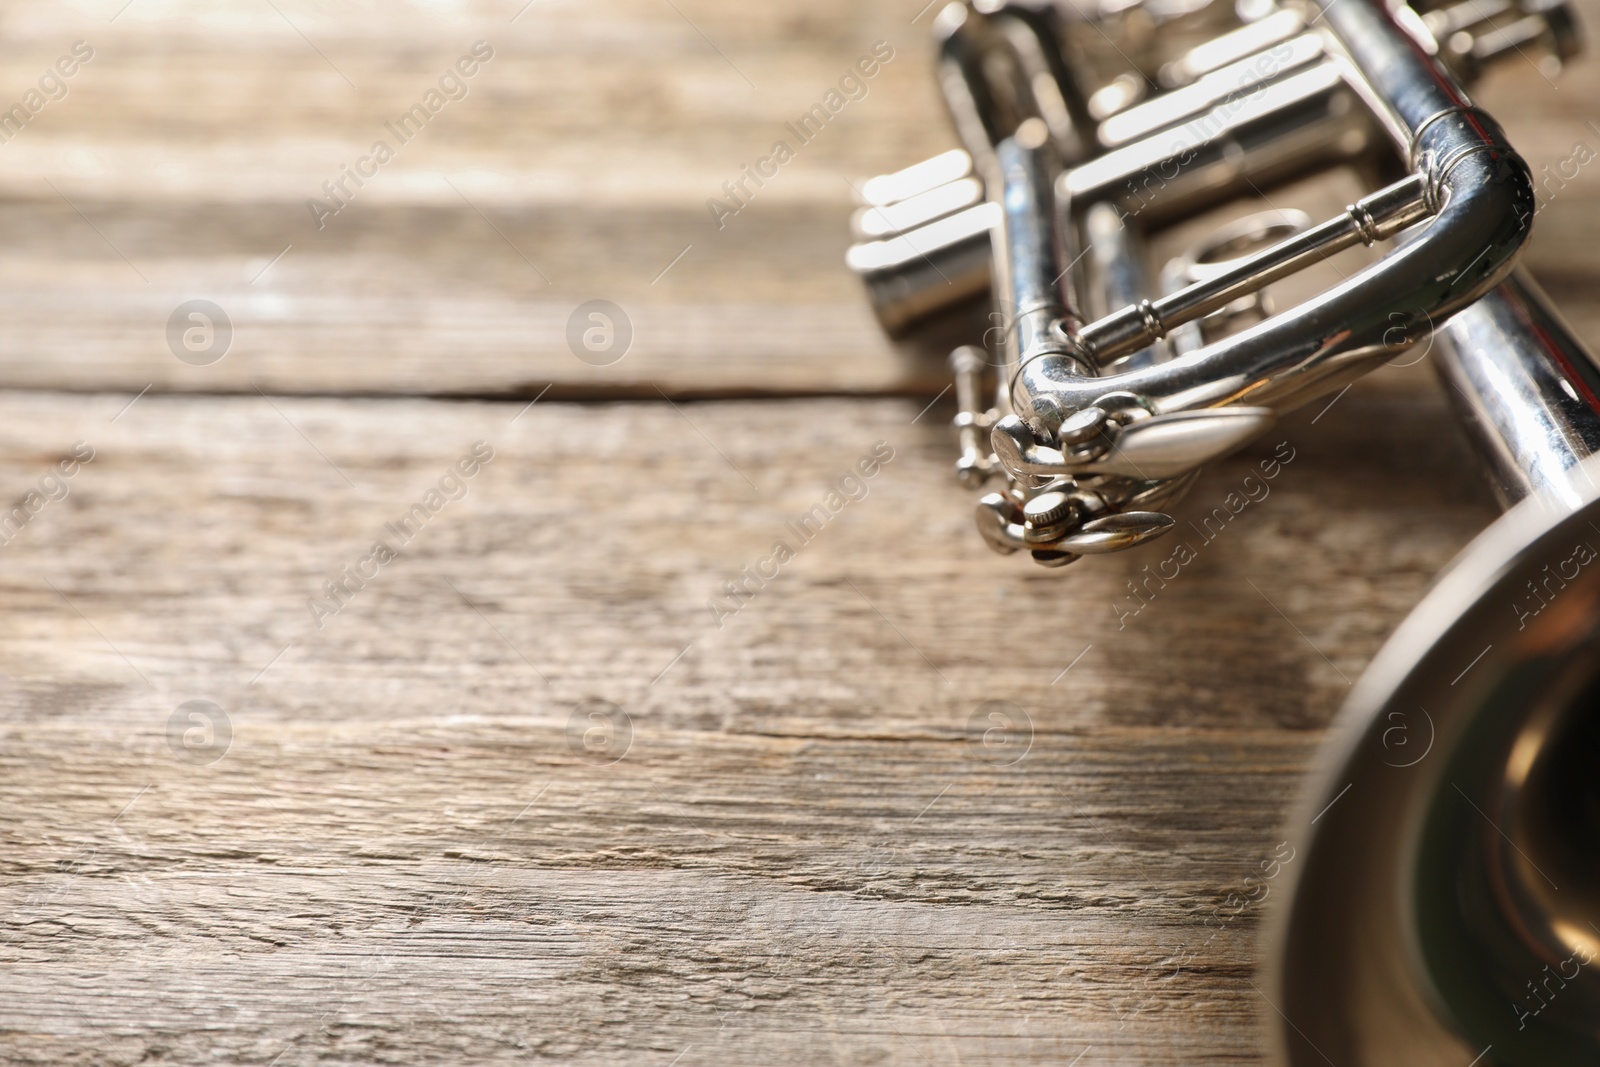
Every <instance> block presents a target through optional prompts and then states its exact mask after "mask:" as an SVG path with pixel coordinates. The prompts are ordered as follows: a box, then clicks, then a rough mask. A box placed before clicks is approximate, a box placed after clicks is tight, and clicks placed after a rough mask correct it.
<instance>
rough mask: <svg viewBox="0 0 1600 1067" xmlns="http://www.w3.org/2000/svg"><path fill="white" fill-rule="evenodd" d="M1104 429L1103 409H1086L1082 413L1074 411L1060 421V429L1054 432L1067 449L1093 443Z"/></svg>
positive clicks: (1104, 417) (1104, 415)
mask: <svg viewBox="0 0 1600 1067" xmlns="http://www.w3.org/2000/svg"><path fill="white" fill-rule="evenodd" d="M1105 428H1106V413H1105V409H1103V408H1098V407H1087V408H1084V409H1083V410H1082V411H1074V412H1073V413H1072V414H1071V415H1068V416H1067V417H1066V418H1065V419H1063V420H1062V421H1061V428H1060V429H1059V430H1057V431H1056V436H1057V437H1059V438H1061V443H1062V444H1063V445H1066V446H1068V447H1071V446H1072V445H1081V444H1084V443H1085V442H1088V441H1093V440H1094V439H1095V438H1096V437H1099V436H1100V434H1101V433H1102V432H1103V431H1104V430H1105Z"/></svg>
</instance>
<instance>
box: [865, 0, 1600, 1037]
mask: <svg viewBox="0 0 1600 1067" xmlns="http://www.w3.org/2000/svg"><path fill="white" fill-rule="evenodd" d="M1066 10H1067V9H1065V8H1062V9H1057V8H1054V7H1050V6H1045V7H1040V6H1030V5H1024V4H1015V3H1007V2H1005V0H973V2H972V3H970V4H968V3H963V2H955V3H950V4H948V5H947V6H946V7H945V8H944V9H943V10H942V11H941V12H940V13H939V14H938V16H937V18H936V20H935V23H936V31H935V32H936V35H937V38H938V41H939V46H940V84H941V88H942V89H943V90H944V96H945V99H946V102H947V104H948V107H949V111H950V115H951V118H952V120H953V125H954V126H955V129H956V131H957V134H958V136H959V138H960V140H961V141H962V143H963V146H964V147H963V150H961V151H959V152H956V153H953V154H952V153H947V154H946V155H944V156H941V157H936V159H934V160H930V161H927V162H925V163H923V164H919V165H917V166H914V167H912V168H909V169H907V170H906V171H902V172H900V173H898V174H896V175H890V176H886V177H883V178H878V179H873V180H872V181H871V182H868V183H865V185H863V186H862V200H863V206H862V208H861V210H860V211H859V212H858V213H857V216H856V218H855V221H854V229H855V233H856V235H857V236H858V237H859V238H861V240H860V242H859V243H857V244H856V245H854V246H852V248H851V250H850V253H849V263H850V265H851V266H852V268H853V269H855V270H856V271H857V272H858V273H859V274H860V275H861V276H862V277H863V279H864V280H865V281H866V282H867V285H868V290H869V293H870V295H871V299H872V304H873V307H874V310H875V311H876V312H877V313H878V315H879V317H880V319H881V320H882V321H883V322H884V324H885V326H886V328H888V329H890V330H891V331H892V332H896V333H898V332H903V331H907V330H912V329H914V328H915V327H916V325H917V323H918V322H919V321H920V320H921V319H923V318H925V317H926V316H929V315H932V314H936V313H941V312H950V311H952V309H954V308H956V307H958V306H959V305H960V302H961V301H963V300H967V299H970V297H971V295H972V293H973V292H974V290H975V289H977V288H979V287H981V286H984V285H986V286H987V287H988V288H989V290H990V294H991V299H992V314H991V316H990V319H989V322H988V328H987V329H983V328H982V327H978V328H977V329H975V330H974V335H973V337H972V338H971V341H972V343H970V344H967V345H963V346H962V347H960V348H958V349H957V350H956V351H955V353H954V354H953V355H952V357H951V368H952V371H953V372H954V375H955V394H956V402H957V408H958V411H957V414H956V417H955V420H954V423H955V430H956V436H957V440H958V442H959V446H960V455H959V459H958V461H957V465H956V468H957V474H958V477H959V478H960V479H961V481H962V484H963V485H966V486H969V487H973V488H976V487H979V486H985V487H987V488H989V489H990V491H989V492H987V493H986V494H985V495H983V496H982V497H981V498H980V499H979V501H978V502H977V506H976V508H975V512H974V517H975V521H976V525H977V527H978V532H979V535H980V536H981V537H982V539H983V540H984V542H985V543H986V544H987V545H988V546H989V547H990V548H992V549H993V550H995V551H996V552H999V553H1002V554H1008V555H1009V554H1013V553H1017V552H1021V551H1026V552H1028V553H1029V554H1030V555H1031V556H1032V558H1033V560H1034V561H1036V562H1037V563H1039V564H1041V565H1044V566H1047V567H1062V566H1065V565H1066V564H1070V563H1072V562H1074V561H1076V560H1079V559H1080V558H1082V557H1084V556H1091V555H1096V554H1103V553H1108V552H1116V551H1122V550H1125V549H1128V548H1132V547H1134V546H1137V545H1140V544H1143V543H1145V542H1147V541H1150V540H1152V539H1154V538H1159V537H1161V536H1162V535H1163V534H1165V533H1167V532H1168V531H1169V530H1171V529H1172V528H1173V525H1174V523H1173V519H1172V518H1171V517H1170V516H1168V515H1166V514H1164V512H1163V509H1164V508H1166V507H1169V506H1170V505H1171V504H1172V503H1173V502H1174V501H1176V500H1177V499H1178V498H1179V497H1180V496H1182V494H1183V493H1184V492H1185V491H1186V490H1187V489H1188V487H1189V486H1190V485H1192V484H1193V482H1194V481H1195V479H1196V477H1197V476H1198V473H1199V469H1200V467H1201V466H1202V465H1204V464H1206V463H1209V462H1211V461H1213V460H1215V459H1218V458H1220V457H1222V456H1224V455H1226V454H1228V453H1229V452H1231V451H1233V450H1234V449H1236V448H1238V447H1240V446H1241V445H1243V444H1244V443H1246V442H1248V441H1250V440H1252V439H1254V438H1255V437H1257V436H1259V435H1260V434H1261V433H1262V432H1264V431H1265V430H1266V429H1267V428H1268V427H1269V426H1271V425H1272V424H1273V422H1274V421H1275V420H1276V419H1277V417H1278V416H1279V415H1280V414H1281V413H1283V412H1286V411H1289V410H1291V409H1293V408H1295V407H1298V406H1299V405H1302V404H1304V403H1306V402H1308V401H1310V400H1312V399H1314V398H1316V397H1319V396H1322V395H1325V394H1327V393H1329V392H1331V391H1333V390H1337V389H1341V388H1343V387H1345V386H1347V385H1348V384H1349V383H1350V382H1351V381H1353V380H1354V379H1355V378H1357V377H1359V376H1360V375H1362V374H1365V373H1367V372H1368V371H1370V370H1372V369H1374V368H1376V367H1378V366H1381V365H1383V364H1385V363H1388V362H1392V361H1394V360H1395V359H1396V358H1400V359H1404V360H1411V359H1422V358H1425V357H1430V356H1431V358H1432V359H1433V362H1434V365H1435V367H1436V369H1437V371H1438V374H1439V377H1440V381H1441V383H1442V385H1443V387H1444V388H1445V390H1446V392H1447V393H1448V395H1449V396H1450V398H1451V401H1452V403H1454V404H1455V406H1456V407H1457V409H1458V410H1459V412H1460V414H1461V415H1462V419H1463V422H1464V424H1465V426H1466V428H1467V432H1468V434H1469V436H1470V437H1471V439H1472V440H1473V441H1474V442H1475V444H1476V445H1477V446H1478V449H1479V451H1480V452H1481V453H1482V455H1483V458H1484V460H1485V466H1486V468H1487V469H1488V471H1489V475H1490V479H1491V482H1492V484H1493V486H1494V488H1495V490H1496V492H1497V493H1498V494H1499V495H1500V498H1501V500H1502V501H1503V502H1504V503H1505V504H1506V505H1507V506H1508V507H1510V508H1511V510H1510V511H1509V512H1508V513H1507V514H1506V515H1505V516H1504V517H1503V518H1502V519H1501V520H1499V521H1498V522H1496V523H1495V524H1494V525H1493V526H1492V527H1490V529H1489V530H1487V531H1486V532H1485V533H1484V534H1483V535H1482V536H1481V537H1479V538H1478V539H1477V540H1476V541H1475V542H1474V543H1473V544H1472V545H1471V546H1470V547H1469V548H1468V549H1467V550H1466V551H1465V552H1464V553H1462V555H1461V556H1460V558H1458V559H1457V560H1456V561H1455V562H1454V563H1453V564H1452V565H1451V567H1450V568H1449V569H1448V570H1447V572H1446V573H1445V574H1444V575H1443V576H1442V577H1441V578H1440V579H1439V581H1438V583H1437V585H1436V586H1435V587H1434V589H1433V590H1432V591H1431V592H1430V593H1429V594H1428V596H1427V597H1426V599H1425V600H1424V601H1423V603H1422V604H1421V605H1420V606H1419V607H1418V608H1417V610H1416V611H1415V612H1414V613H1413V614H1412V616H1411V617H1410V618H1408V619H1407V620H1406V622H1405V623H1404V624H1403V625H1402V626H1401V628H1400V629H1399V630H1398V631H1397V632H1396V633H1395V635H1394V637H1393V638H1392V639H1391V640H1390V642H1389V643H1388V644H1387V645H1386V646H1385V647H1384V649H1383V651H1382V652H1381V653H1380V654H1379V656H1378V657H1377V659H1376V660H1375V661H1374V662H1373V664H1372V666H1371V668H1370V669H1369V670H1368V672H1367V673H1366V675H1365V676H1364V677H1363V678H1362V680H1361V682H1360V683H1359V684H1358V685H1357V686H1356V688H1355V689H1354V691H1353V693H1352V696H1351V698H1350V701H1349V703H1348V704H1347V706H1346V707H1345V709H1344V710H1343V712H1342V713H1341V716H1340V719H1339V722H1338V724H1337V728H1336V731H1335V738H1334V739H1333V740H1332V741H1330V743H1329V744H1328V745H1327V746H1325V748H1324V749H1323V751H1322V752H1321V754H1320V756H1319V759H1318V763H1317V766H1316V768H1315V769H1314V771H1313V773H1312V774H1311V775H1310V776H1309V785H1308V786H1307V788H1306V791H1305V793H1304V795H1303V797H1302V800H1301V802H1300V804H1299V807H1298V810H1297V814H1296V815H1295V817H1294V819H1293V820H1292V822H1291V825H1290V827H1289V837H1290V839H1291V840H1292V841H1293V842H1295V844H1296V847H1297V850H1298V852H1299V854H1300V856H1301V857H1303V858H1302V859H1300V860H1299V861H1298V862H1297V863H1296V864H1295V865H1294V867H1292V868H1286V869H1287V870H1290V872H1291V874H1290V882H1289V885H1288V890H1289V891H1288V892H1287V893H1286V894H1284V893H1280V894H1278V896H1277V899H1278V900H1279V901H1282V902H1283V903H1281V904H1279V905H1278V906H1277V908H1276V910H1275V911H1274V913H1273V918H1272V920H1271V928H1270V930H1269V936H1268V939H1267V961H1268V962H1267V966H1266V973H1265V975H1264V976H1263V978H1262V980H1261V986H1260V988H1259V989H1258V991H1259V992H1261V993H1262V995H1263V996H1264V998H1265V999H1266V1000H1267V1001H1268V1002H1269V1003H1270V1005H1271V1008H1272V1010H1271V1012H1270V1013H1266V1014H1265V1015H1264V1018H1265V1021H1266V1023H1267V1045H1268V1048H1269V1050H1270V1052H1271V1055H1272V1058H1273V1060H1274V1062H1276V1063H1279V1064H1285V1065H1292V1067H1302V1065H1311V1064H1324V1063H1326V1064H1333V1065H1337V1067H1377V1065H1381V1064H1406V1065H1412V1064H1416V1065H1425V1067H1431V1065H1439V1067H1445V1065H1452V1067H1476V1065H1479V1064H1481V1065H1483V1067H1490V1065H1502V1067H1532V1065H1557V1067H1560V1065H1567V1064H1596V1063H1600V774H1596V773H1595V771H1594V769H1593V766H1594V764H1595V763H1596V760H1597V757H1600V456H1597V455H1596V453H1597V452H1600V362H1597V361H1596V360H1595V358H1594V357H1593V356H1592V355H1591V354H1590V352H1589V350H1588V349H1587V348H1585V346H1584V345H1583V344H1582V343H1581V342H1580V341H1579V340H1578V339H1577V338H1576V337H1575V336H1574V335H1573V333H1572V331H1571V329H1570V328H1569V327H1568V326H1567V325H1566V324H1565V323H1564V322H1563V321H1562V319H1561V317H1560V315H1559V314H1558V313H1557V312H1556V311H1555V309H1554V308H1553V307H1552V306H1551V305H1550V303H1549V301H1548V300H1547V299H1546V298H1545V296H1544V295H1543V293H1542V292H1540V291H1539V289H1538V287H1537V286H1536V285H1535V284H1534V283H1533V281H1532V279H1531V278H1529V277H1527V276H1526V275H1525V274H1524V273H1522V272H1521V271H1520V270H1519V269H1518V268H1516V266H1515V264H1516V260H1517V256H1518V254H1519V252H1520V251H1521V249H1522V246H1523V244H1524V242H1525V241H1526V240H1527V237H1528V233H1529V225H1530V222H1531V219H1532V216H1533V208H1534V200H1533V189H1532V185H1531V180H1530V176H1529V173H1528V168H1527V167H1526V165H1525V164H1524V163H1523V162H1522V160H1521V159H1520V158H1519V157H1518V156H1517V155H1516V153H1515V151H1513V149H1512V148H1511V146H1510V145H1509V143H1508V142H1507V140H1506V138H1505V136H1504V135H1503V133H1502V132H1501V131H1500V128H1499V127H1498V126H1497V125H1496V124H1495V122H1494V120H1493V119H1492V118H1491V117H1490V116H1488V115H1486V114H1484V113H1483V112H1482V111H1481V110H1479V109H1477V108H1476V107H1474V106H1473V105H1472V103H1471V101H1470V100H1469V99H1468V98H1467V96H1466V94H1465V92H1464V91H1463V89H1462V84H1463V83H1464V82H1466V81H1470V80H1471V79H1473V78H1475V77H1477V76H1478V74H1479V73H1480V72H1481V71H1482V70H1483V69H1484V67H1485V66H1486V65H1487V64H1490V63H1492V62H1494V61H1496V60H1497V59H1499V58H1501V57H1504V56H1507V55H1517V56H1520V57H1523V58H1528V57H1529V56H1530V55H1532V54H1537V55H1541V56H1542V59H1541V60H1540V64H1541V69H1542V70H1544V71H1545V72H1546V73H1547V74H1553V73H1554V72H1555V70H1556V69H1557V68H1559V66H1560V64H1561V63H1563V62H1565V61H1566V60H1568V59H1570V58H1572V56H1574V55H1575V54H1576V52H1577V46H1578V41H1579V33H1578V29H1577V26H1576V24H1575V22H1574V21H1573V19H1572V17H1571V14H1570V12H1568V11H1567V9H1566V8H1565V6H1564V5H1562V4H1561V3H1560V2H1558V0H1463V2H1461V3H1456V4H1449V3H1432V2H1430V0H1418V6H1417V7H1415V8H1413V7H1408V6H1405V4H1403V3H1401V2H1399V0H1316V2H1314V3H1292V2H1285V3H1282V4H1281V5H1280V4H1276V3H1273V2H1272V0H1239V2H1238V3H1237V4H1236V5H1235V6H1234V9H1233V12H1232V13H1231V16H1230V14H1229V13H1228V12H1227V11H1226V9H1225V8H1224V7H1223V5H1221V4H1206V3H1205V2H1204V0H1170V2H1167V3H1162V4H1158V3H1155V2H1154V0H1145V2H1144V3H1142V4H1127V3H1120V2H1117V0H1106V2H1105V3H1103V4H1097V5H1090V6H1088V7H1086V8H1085V7H1079V6H1077V5H1071V10H1072V11H1073V12H1075V13H1076V14H1067V13H1066ZM1230 19H1231V23H1232V24H1231V25H1228V24H1227V23H1229V22H1230ZM1152 26H1156V27H1160V28H1161V29H1162V30H1163V31H1164V32H1171V33H1172V34H1173V36H1174V39H1175V40H1176V39H1178V38H1181V37H1183V34H1184V33H1185V32H1188V31H1192V30H1195V29H1197V28H1203V29H1204V30H1205V31H1206V33H1209V34H1210V36H1209V38H1205V39H1202V40H1199V41H1194V40H1192V39H1191V40H1186V42H1185V43H1184V44H1183V45H1182V46H1181V47H1177V46H1174V47H1172V48H1167V49H1163V48H1162V47H1161V45H1162V34H1161V33H1153V32H1151V27H1152ZM1097 38H1098V39H1097ZM1352 161H1354V162H1356V163H1359V164H1360V166H1361V169H1362V173H1364V174H1365V175H1367V176H1368V177H1369V179H1370V180H1369V183H1368V189H1369V190H1370V191H1369V192H1368V193H1367V195H1365V196H1361V197H1358V198H1356V199H1355V200H1354V202H1353V203H1350V204H1349V205H1348V206H1347V207H1346V208H1345V210H1344V211H1343V212H1342V213H1338V214H1336V215H1334V217H1332V218H1330V219H1326V220H1325V221H1323V222H1321V223H1316V222H1314V221H1313V220H1312V219H1311V218H1310V216H1308V215H1306V214H1305V213H1304V212H1301V211H1298V210H1294V209H1292V208H1291V209H1288V210H1280V209H1278V208H1277V207H1276V206H1275V205H1274V207H1273V210H1271V211H1266V212H1261V211H1259V210H1257V211H1256V213H1254V214H1251V215H1249V216H1247V217H1236V218H1234V219H1233V220H1232V221H1231V222H1229V223H1226V224H1224V225H1222V226H1220V227H1219V228H1217V229H1215V230H1214V231H1212V232H1211V233H1210V235H1209V236H1207V237H1205V238H1204V239H1202V240H1201V241H1199V242H1198V244H1195V245H1192V246H1191V247H1190V249H1189V251H1187V252H1185V253H1183V254H1181V255H1178V256H1176V257H1174V258H1172V259H1170V260H1168V261H1167V262H1166V263H1165V264H1164V265H1162V264H1161V263H1159V262H1158V263H1156V264H1155V265H1154V267H1155V269H1149V268H1148V266H1147V264H1146V262H1145V257H1146V250H1147V248H1148V247H1149V245H1150V243H1151V239H1152V236H1153V235H1155V236H1159V234H1160V231H1161V230H1162V229H1163V228H1164V227H1167V226H1169V225H1172V224H1175V223H1178V222H1182V221H1183V220H1186V219H1188V218H1190V217H1191V216H1193V215H1194V214H1196V213H1197V212H1199V211H1201V210H1207V209H1212V208H1214V207H1216V206H1217V205H1220V204H1226V203H1228V202H1230V201H1232V200H1235V199H1240V198H1244V197H1246V196H1256V197H1259V198H1260V199H1262V200H1263V201H1265V200H1266V196H1265V192H1264V190H1269V189H1273V188H1275V187H1276V185H1277V184H1279V183H1282V182H1285V181H1287V180H1288V179H1290V178H1292V177H1297V176H1302V175H1304V174H1306V173H1308V172H1314V171H1316V170H1317V169H1319V168H1322V167H1326V166H1328V165H1330V164H1336V163H1347V162H1352ZM1377 175H1382V177H1381V179H1380V178H1377V177H1375V176H1377ZM980 194H981V196H982V197H983V202H981V203H979V202H978V201H977V197H978V196H979V195H980ZM1268 202H1269V203H1270V201H1268ZM1358 245H1360V246H1368V247H1371V248H1373V249H1374V251H1375V253H1376V252H1381V253H1382V254H1381V257H1380V258H1377V259H1376V261H1374V262H1371V263H1370V264H1369V265H1367V266H1365V267H1364V268H1361V269H1359V270H1357V271H1355V272H1353V273H1351V274H1349V275H1348V276H1345V277H1344V279H1343V280H1342V281H1341V282H1340V283H1339V284H1337V285H1334V286H1332V287H1331V288H1328V289H1326V290H1325V291H1323V292H1321V293H1320V294H1318V295H1316V296H1314V297H1313V298H1311V299H1308V300H1305V301H1303V302H1301V303H1300V304H1298V305H1295V306H1290V307H1287V308H1284V309H1283V310H1278V309H1277V308H1276V306H1275V303H1274V300H1273V297H1272V295H1271V291H1272V289H1273V287H1275V286H1276V285H1277V284H1278V283H1279V282H1281V281H1283V280H1284V279H1286V278H1288V277H1289V276H1290V275H1293V274H1295V273H1296V272H1298V271H1300V270H1302V269H1304V268H1307V267H1308V266H1311V265H1313V264H1316V263H1320V262H1322V261H1323V260H1325V259H1326V258H1327V257H1328V256H1330V255H1333V254H1335V253H1336V252H1338V251H1340V250H1342V249H1347V248H1353V247H1356V246H1358ZM1151 279H1155V284H1154V285H1152V284H1151ZM991 483H998V489H997V490H996V489H995V488H994V487H993V485H992V484H991Z"/></svg>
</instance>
